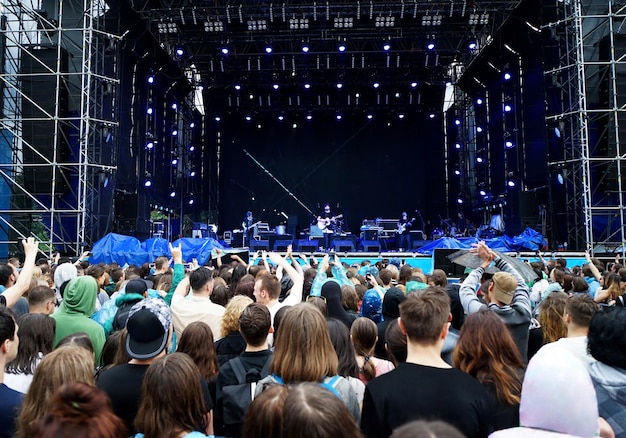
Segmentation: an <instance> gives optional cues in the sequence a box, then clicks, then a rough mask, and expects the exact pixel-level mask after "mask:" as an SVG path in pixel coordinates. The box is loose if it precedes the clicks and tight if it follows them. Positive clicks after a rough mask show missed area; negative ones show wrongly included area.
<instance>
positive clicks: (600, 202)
mask: <svg viewBox="0 0 626 438" xmlns="http://www.w3.org/2000/svg"><path fill="white" fill-rule="evenodd" d="M546 11H547V12H546V15H547V18H546V19H544V22H545V23H544V25H543V33H544V36H545V38H546V45H545V46H546V57H545V59H546V60H548V59H555V60H556V59H558V62H554V63H552V65H550V61H547V63H546V68H545V70H544V72H545V81H546V97H547V98H546V102H547V122H548V123H547V126H548V133H547V135H548V148H549V156H550V158H549V159H550V162H549V165H550V169H551V177H552V178H551V180H552V183H551V190H552V199H553V205H552V206H551V209H552V214H553V216H552V222H553V224H555V226H557V227H561V232H560V234H559V235H558V239H559V240H560V241H562V242H564V244H565V245H564V246H565V247H566V248H568V247H569V248H570V249H585V248H587V249H591V250H593V251H595V252H607V251H615V250H618V251H620V252H623V251H624V245H623V243H624V241H625V236H624V233H625V230H624V225H625V212H624V192H623V181H622V174H623V172H624V169H625V168H624V160H625V157H624V154H625V153H626V147H623V146H622V145H621V141H622V140H626V40H624V38H623V36H624V32H626V27H625V26H624V24H625V20H626V6H624V5H618V4H617V3H614V2H611V1H606V0H605V1H601V0H572V1H554V3H553V4H551V5H550V6H548V7H547V8H546Z"/></svg>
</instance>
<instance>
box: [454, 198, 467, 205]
mask: <svg viewBox="0 0 626 438" xmlns="http://www.w3.org/2000/svg"><path fill="white" fill-rule="evenodd" d="M464 202H465V201H464V200H463V198H461V197H459V198H456V203H457V204H459V205H461V204H463V203H464Z"/></svg>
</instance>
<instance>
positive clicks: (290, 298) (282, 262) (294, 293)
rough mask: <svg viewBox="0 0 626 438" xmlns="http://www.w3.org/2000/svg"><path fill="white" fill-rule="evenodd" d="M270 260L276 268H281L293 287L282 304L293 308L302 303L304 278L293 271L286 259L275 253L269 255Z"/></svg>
mask: <svg viewBox="0 0 626 438" xmlns="http://www.w3.org/2000/svg"><path fill="white" fill-rule="evenodd" d="M268 256H269V258H270V260H271V261H272V262H273V263H275V264H276V265H277V266H282V268H283V270H284V271H285V273H286V274H287V275H289V278H291V280H292V281H293V286H292V287H291V292H289V295H287V297H286V298H285V300H284V301H283V304H285V305H289V306H295V305H296V304H298V303H300V302H302V290H303V288H304V276H303V275H302V274H299V273H298V271H296V270H295V268H294V267H293V266H291V263H289V262H288V261H287V260H286V259H284V258H283V257H282V256H281V255H280V254H278V253H277V252H271V253H269V255H268Z"/></svg>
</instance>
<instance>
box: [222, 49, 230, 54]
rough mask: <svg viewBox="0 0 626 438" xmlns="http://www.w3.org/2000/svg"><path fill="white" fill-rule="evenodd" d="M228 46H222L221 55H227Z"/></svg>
mask: <svg viewBox="0 0 626 438" xmlns="http://www.w3.org/2000/svg"><path fill="white" fill-rule="evenodd" d="M228 52H229V50H228V47H222V55H228Z"/></svg>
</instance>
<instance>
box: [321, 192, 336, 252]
mask: <svg viewBox="0 0 626 438" xmlns="http://www.w3.org/2000/svg"><path fill="white" fill-rule="evenodd" d="M339 217H340V216H337V217H335V215H334V213H333V212H332V211H331V209H330V204H328V203H326V204H324V211H323V212H322V214H320V215H319V216H318V217H317V226H318V227H319V229H320V230H322V233H323V234H324V249H328V248H329V247H330V236H331V235H333V234H334V233H335V225H336V222H337V219H338V218H339Z"/></svg>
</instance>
